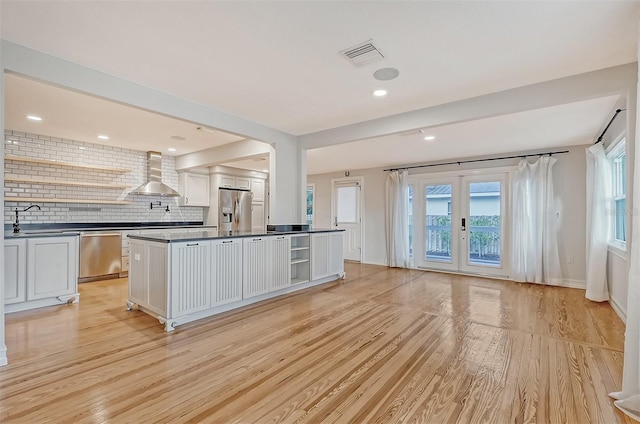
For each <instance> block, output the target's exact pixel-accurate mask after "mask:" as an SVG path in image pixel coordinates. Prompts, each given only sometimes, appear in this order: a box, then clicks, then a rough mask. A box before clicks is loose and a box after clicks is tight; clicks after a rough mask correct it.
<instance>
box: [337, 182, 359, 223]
mask: <svg viewBox="0 0 640 424" xmlns="http://www.w3.org/2000/svg"><path fill="white" fill-rule="evenodd" d="M336 203H337V213H336V216H337V217H338V222H342V223H351V224H355V223H357V222H358V220H357V217H358V187H357V186H351V187H336Z"/></svg>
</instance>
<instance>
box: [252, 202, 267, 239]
mask: <svg viewBox="0 0 640 424" xmlns="http://www.w3.org/2000/svg"><path fill="white" fill-rule="evenodd" d="M265 222H266V220H265V219H264V203H256V202H253V203H251V230H252V231H257V232H261V233H264V232H265V229H266V228H265V224H264V223H265Z"/></svg>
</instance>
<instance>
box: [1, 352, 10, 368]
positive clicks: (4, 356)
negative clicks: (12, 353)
mask: <svg viewBox="0 0 640 424" xmlns="http://www.w3.org/2000/svg"><path fill="white" fill-rule="evenodd" d="M8 363H9V361H8V360H7V349H3V350H0V367H2V366H5V365H7V364H8Z"/></svg>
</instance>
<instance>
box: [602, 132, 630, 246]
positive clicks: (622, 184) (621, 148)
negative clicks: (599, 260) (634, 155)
mask: <svg viewBox="0 0 640 424" xmlns="http://www.w3.org/2000/svg"><path fill="white" fill-rule="evenodd" d="M627 153H628V152H627V144H626V137H625V136H624V135H623V136H621V137H620V138H618V139H617V140H616V141H615V142H614V143H611V145H610V146H609V147H608V148H607V149H606V156H607V160H608V161H609V164H610V166H611V186H612V187H611V193H612V196H611V200H610V203H609V205H610V206H609V208H610V211H611V213H610V214H609V218H610V219H609V226H610V227H609V228H610V237H609V249H610V250H614V251H618V252H620V253H625V254H626V252H627V240H628V239H629V234H628V228H629V225H628V224H629V217H628V205H627V206H626V207H625V212H624V215H623V216H624V232H625V234H624V238H625V240H620V239H618V238H616V217H617V214H616V202H617V201H620V200H623V199H624V200H625V205H626V200H628V195H629V193H628V181H627V178H628V172H627V169H628V166H627V163H626V162H627V159H628V158H627ZM623 155H624V157H625V166H624V167H622V166H620V165H619V163H617V161H616V159H618V158H620V157H621V156H623ZM622 171H624V175H620V174H621V172H622ZM621 190H624V193H623V194H620V191H621Z"/></svg>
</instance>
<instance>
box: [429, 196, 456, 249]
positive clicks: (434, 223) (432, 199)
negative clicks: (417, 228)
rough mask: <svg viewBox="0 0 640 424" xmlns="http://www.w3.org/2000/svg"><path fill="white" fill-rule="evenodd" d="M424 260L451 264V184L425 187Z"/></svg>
mask: <svg viewBox="0 0 640 424" xmlns="http://www.w3.org/2000/svg"><path fill="white" fill-rule="evenodd" d="M425 205H426V207H425V209H426V211H425V212H426V219H425V223H426V228H425V234H426V237H425V241H426V249H425V259H426V260H439V261H446V262H451V184H440V185H426V186H425Z"/></svg>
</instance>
